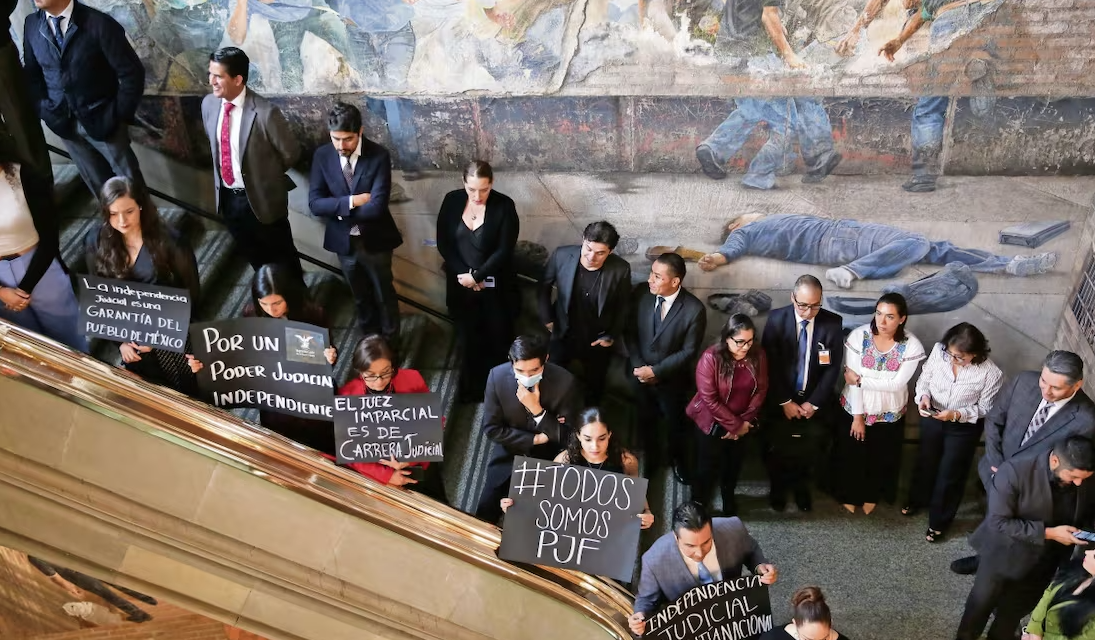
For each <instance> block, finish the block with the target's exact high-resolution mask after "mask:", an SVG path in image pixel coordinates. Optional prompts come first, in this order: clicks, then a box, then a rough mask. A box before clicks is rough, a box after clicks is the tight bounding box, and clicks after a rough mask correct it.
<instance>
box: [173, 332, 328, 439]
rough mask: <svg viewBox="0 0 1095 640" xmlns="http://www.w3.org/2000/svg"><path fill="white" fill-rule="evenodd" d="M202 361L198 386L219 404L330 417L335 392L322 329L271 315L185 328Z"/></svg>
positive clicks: (289, 413) (297, 414) (292, 414)
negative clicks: (271, 316) (325, 355)
mask: <svg viewBox="0 0 1095 640" xmlns="http://www.w3.org/2000/svg"><path fill="white" fill-rule="evenodd" d="M190 337H191V342H192V344H193V347H194V356H195V357H196V358H197V359H198V360H200V361H201V362H202V365H204V366H203V367H202V370H201V371H199V372H198V387H199V388H201V390H202V391H203V392H205V393H206V394H209V395H210V396H212V398H211V399H212V403H213V405H214V406H217V407H221V408H224V409H235V408H237V407H254V408H258V409H265V410H267V411H276V412H278V413H285V414H288V415H291V416H297V417H300V418H312V419H314V420H331V419H332V406H333V402H332V401H333V399H334V395H335V391H334V380H333V379H332V377H331V376H332V373H333V372H332V370H331V365H329V364H327V359H326V358H325V357H324V355H323V350H324V349H325V348H326V347H327V345H328V344H329V340H328V337H327V330H326V329H321V328H319V327H315V326H312V325H310V324H304V323H303V322H293V321H290V320H278V319H274V318H236V319H233V320H221V321H218V322H205V323H201V324H196V325H193V326H192V327H191V328H190Z"/></svg>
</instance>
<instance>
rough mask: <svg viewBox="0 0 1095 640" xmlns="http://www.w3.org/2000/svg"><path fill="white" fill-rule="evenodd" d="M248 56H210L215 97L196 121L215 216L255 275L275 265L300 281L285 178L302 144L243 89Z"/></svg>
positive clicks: (232, 52)
mask: <svg viewBox="0 0 1095 640" xmlns="http://www.w3.org/2000/svg"><path fill="white" fill-rule="evenodd" d="M250 64H251V61H250V60H249V59H248V58H247V54H246V53H244V52H243V51H242V50H241V49H238V48H236V47H223V48H221V49H218V50H217V51H215V52H213V54H212V55H210V56H209V84H210V85H211V86H212V87H213V93H211V94H210V95H207V96H205V98H204V99H203V100H202V122H203V123H204V124H205V132H206V135H208V136H209V148H210V151H211V152H212V154H213V176H214V178H215V186H216V189H217V192H216V200H217V212H218V213H220V215H221V217H223V218H224V223H225V225H227V226H228V231H229V233H231V234H232V237H233V238H234V239H235V241H236V245H237V247H238V249H239V251H240V252H241V253H243V256H244V257H245V258H246V259H247V261H248V262H250V263H251V267H252V268H254V269H255V270H258V268H259V267H261V266H262V265H264V264H269V263H275V262H276V263H281V264H284V265H286V266H288V267H289V268H291V269H292V270H293V271H295V272H296V273H298V274H300V275H301V276H302V277H303V271H302V270H301V267H300V260H299V259H298V258H297V249H296V245H295V244H294V243H293V230H292V228H290V226H289V190H288V189H287V188H286V187H287V186H289V188H291V183H292V181H291V180H289V179H288V178H287V176H286V175H285V172H286V171H288V170H289V168H290V167H292V166H293V164H294V163H296V161H297V158H299V157H300V145H299V144H298V143H297V139H296V137H295V136H293V133H292V132H291V131H290V130H289V124H288V123H287V122H286V121H285V117H284V116H283V115H282V114H281V110H279V109H278V108H277V107H276V106H274V104H273V103H271V102H270V101H269V100H267V99H266V98H264V97H262V96H260V95H259V94H257V93H255V92H254V91H249V90H248V89H247V75H248V68H249V66H250Z"/></svg>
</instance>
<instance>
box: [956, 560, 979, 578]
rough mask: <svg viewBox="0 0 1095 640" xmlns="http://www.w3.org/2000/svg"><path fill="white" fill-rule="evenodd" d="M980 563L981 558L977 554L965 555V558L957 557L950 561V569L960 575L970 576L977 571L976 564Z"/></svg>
mask: <svg viewBox="0 0 1095 640" xmlns="http://www.w3.org/2000/svg"><path fill="white" fill-rule="evenodd" d="M979 564H981V558H980V557H978V556H966V557H965V558H959V559H957V560H955V561H954V562H952V563H951V571H953V572H955V573H957V574H958V575H960V576H972V575H973V574H975V573H977V566H978V565H979Z"/></svg>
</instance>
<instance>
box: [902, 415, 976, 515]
mask: <svg viewBox="0 0 1095 640" xmlns="http://www.w3.org/2000/svg"><path fill="white" fill-rule="evenodd" d="M984 428H985V422H984V421H983V420H980V421H978V422H977V423H976V424H969V423H967V422H940V421H939V420H936V419H935V418H924V417H921V418H920V449H919V450H918V451H917V454H916V467H915V468H914V469H913V476H912V486H911V487H910V488H909V501H908V504H909V506H911V507H915V508H922V507H928V526H929V527H930V528H932V529H934V530H936V531H946V530H947V528H948V527H950V525H951V523H952V522H954V515H955V514H956V513H958V506H959V505H960V504H961V503H962V495H963V494H964V493H965V489H966V479H967V478H968V477H969V474H970V466H971V465H972V464H973V455H974V453H975V452H976V450H977V443H978V441H980V440H981V432H982V431H984Z"/></svg>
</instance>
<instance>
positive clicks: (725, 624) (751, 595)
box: [643, 576, 772, 640]
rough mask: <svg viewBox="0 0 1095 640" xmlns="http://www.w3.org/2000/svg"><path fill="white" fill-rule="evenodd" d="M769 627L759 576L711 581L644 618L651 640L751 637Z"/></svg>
mask: <svg viewBox="0 0 1095 640" xmlns="http://www.w3.org/2000/svg"><path fill="white" fill-rule="evenodd" d="M771 629H772V603H771V601H770V600H769V599H768V585H764V584H761V582H760V576H749V577H748V578H737V579H735V580H728V581H725V582H713V583H711V584H704V585H700V586H698V587H693V588H692V589H690V590H689V591H686V592H685V593H684V595H682V596H681V597H679V598H677V601H676V602H673V603H670V604H669V605H667V606H666V607H665V608H664V609H662V610H661V611H659V612H658V613H656V614H654V615H653V616H650V617H648V618H647V622H646V633H645V634H643V637H644V638H650V639H652V640H751V639H752V638H759V637H760V636H761V635H762V634H764V633H765V632H766V631H769V630H771Z"/></svg>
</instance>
